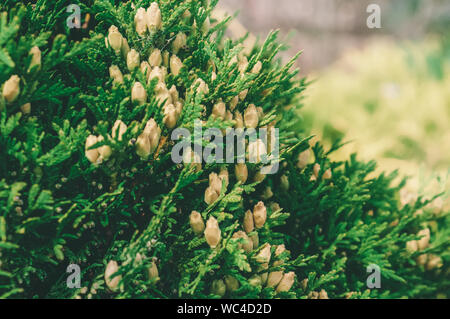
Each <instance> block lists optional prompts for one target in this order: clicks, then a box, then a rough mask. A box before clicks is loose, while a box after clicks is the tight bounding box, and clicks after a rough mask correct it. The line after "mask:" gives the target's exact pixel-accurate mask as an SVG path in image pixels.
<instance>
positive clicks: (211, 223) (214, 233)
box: [205, 216, 221, 248]
mask: <svg viewBox="0 0 450 319" xmlns="http://www.w3.org/2000/svg"><path fill="white" fill-rule="evenodd" d="M220 238H221V231H220V228H219V223H218V222H217V219H215V218H214V217H212V216H211V217H210V218H209V219H208V221H207V222H206V228H205V239H206V242H207V243H208V245H209V246H210V247H211V248H216V246H217V245H218V244H219V242H220Z"/></svg>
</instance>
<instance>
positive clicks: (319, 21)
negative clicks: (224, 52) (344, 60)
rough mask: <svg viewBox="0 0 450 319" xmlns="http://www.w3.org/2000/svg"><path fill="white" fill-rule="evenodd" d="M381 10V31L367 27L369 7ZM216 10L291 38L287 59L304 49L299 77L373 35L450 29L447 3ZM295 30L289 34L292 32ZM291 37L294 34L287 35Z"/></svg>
mask: <svg viewBox="0 0 450 319" xmlns="http://www.w3.org/2000/svg"><path fill="white" fill-rule="evenodd" d="M370 4H377V5H379V6H380V8H381V29H369V28H368V27H367V24H366V21H367V18H368V17H369V15H370V13H367V11H366V10H367V7H368V6H369V5H370ZM219 8H221V9H223V10H225V11H226V12H228V13H229V14H233V13H235V12H238V13H239V15H238V17H237V20H238V21H239V23H241V24H242V25H243V26H244V27H245V28H246V29H247V30H248V31H250V32H252V33H253V34H255V35H256V36H259V38H262V39H264V37H265V36H266V35H267V33H268V32H269V31H270V30H272V29H280V32H281V35H283V36H289V37H288V43H289V44H290V45H291V48H290V49H289V51H287V52H285V56H286V57H289V56H292V55H294V54H295V53H296V52H298V51H299V50H304V53H303V55H302V58H301V69H302V73H303V74H307V73H308V72H310V71H312V70H317V69H321V68H323V67H325V66H327V65H329V64H330V63H331V62H333V61H335V60H336V59H337V58H338V57H339V56H341V55H342V53H343V52H344V51H346V50H347V49H351V48H358V47H363V46H364V45H365V44H366V43H367V42H368V41H369V40H371V39H373V38H374V37H389V38H393V39H396V40H397V39H421V38H423V37H424V36H425V35H427V34H428V33H430V32H431V33H439V34H441V35H445V34H446V33H448V30H450V27H449V26H450V1H449V0H395V1H394V0H377V1H374V0H221V1H220V2H219ZM291 31H293V32H291ZM291 33H292V34H291Z"/></svg>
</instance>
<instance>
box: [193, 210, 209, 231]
mask: <svg viewBox="0 0 450 319" xmlns="http://www.w3.org/2000/svg"><path fill="white" fill-rule="evenodd" d="M189 224H190V225H191V228H192V230H193V231H194V233H195V234H196V235H199V234H201V233H203V231H204V230H205V223H204V222H203V218H202V215H200V213H199V212H197V211H195V210H194V211H192V213H191V215H190V216H189Z"/></svg>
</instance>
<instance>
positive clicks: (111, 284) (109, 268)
mask: <svg viewBox="0 0 450 319" xmlns="http://www.w3.org/2000/svg"><path fill="white" fill-rule="evenodd" d="M118 270H119V265H118V264H117V262H116V261H114V260H110V261H109V262H108V265H106V269H105V283H106V285H107V286H108V288H109V289H110V290H111V291H116V290H117V288H118V285H119V282H120V280H122V276H121V275H118V276H115V277H113V278H111V276H112V275H113V274H115V273H116V272H117V271H118Z"/></svg>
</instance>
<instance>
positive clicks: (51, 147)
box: [0, 0, 450, 298]
mask: <svg viewBox="0 0 450 319" xmlns="http://www.w3.org/2000/svg"><path fill="white" fill-rule="evenodd" d="M150 2H151V1H136V2H135V3H134V5H132V3H131V2H126V3H122V2H119V1H112V0H96V1H93V3H92V5H91V3H90V2H89V3H88V2H86V3H85V5H84V6H83V9H86V11H87V12H89V13H90V14H91V19H93V21H92V23H90V24H89V28H88V30H84V31H77V30H68V29H67V28H65V27H64V23H65V18H66V17H67V16H65V15H64V14H63V13H62V12H63V11H64V9H65V6H66V5H67V4H68V3H66V2H64V1H44V0H43V1H38V2H37V3H36V5H35V6H34V7H31V6H28V7H26V8H25V7H22V6H17V7H15V6H14V4H13V3H12V2H10V1H6V2H5V3H4V4H2V5H0V8H1V9H2V10H5V12H7V13H5V14H3V15H2V16H1V21H0V28H1V29H0V31H1V32H0V34H1V36H0V71H1V72H0V83H4V82H5V81H6V80H8V79H9V78H10V76H11V75H13V74H17V75H18V76H19V77H20V80H21V81H20V87H21V91H20V94H19V96H18V98H17V99H16V100H15V101H14V102H12V103H7V102H6V101H2V112H1V118H0V159H1V161H0V297H1V298H76V297H83V298H84V297H87V298H179V297H182V298H217V297H219V296H218V295H215V294H214V293H213V292H212V291H211V286H212V283H213V282H214V281H215V280H223V279H224V278H227V277H228V276H231V277H234V278H235V279H236V280H237V281H238V282H239V288H238V289H237V290H233V291H231V290H230V289H228V290H227V292H226V295H225V296H226V297H230V298H307V297H308V295H309V294H310V293H311V292H313V291H320V290H322V289H324V290H326V291H327V292H328V295H329V296H330V297H334V298H342V297H346V295H347V293H349V292H355V294H354V295H353V297H362V298H365V297H380V298H386V297H395V298H397V297H436V296H437V294H447V293H448V292H449V280H448V269H447V268H446V267H448V262H449V250H448V238H449V235H450V234H449V227H448V225H449V220H448V214H444V213H440V214H439V215H437V217H436V215H435V214H434V213H432V212H431V209H429V208H428V206H427V204H428V201H425V200H424V199H422V198H419V199H418V200H417V201H415V202H413V203H410V204H407V205H405V206H401V205H400V204H399V199H398V191H399V190H400V188H401V187H402V185H397V186H392V185H393V184H392V182H393V179H394V176H393V175H390V176H386V175H381V176H372V175H371V173H372V172H373V170H374V168H375V163H373V162H370V163H361V162H358V161H357V160H356V157H355V156H352V157H351V158H350V160H349V161H347V162H333V161H332V160H331V159H330V153H331V152H332V151H334V150H335V149H337V148H339V147H340V145H334V146H333V147H332V149H331V150H330V151H328V152H325V151H324V150H323V148H322V147H321V146H320V145H319V144H316V146H314V148H313V150H314V158H315V160H314V161H315V163H319V164H320V165H321V167H322V169H321V170H320V173H319V175H318V176H317V177H316V180H315V181H312V180H311V176H312V175H313V171H314V163H310V164H308V165H307V166H306V168H305V169H304V170H300V169H299V168H298V167H296V164H297V156H298V154H299V152H300V151H303V150H305V149H307V148H309V145H308V141H309V140H310V137H309V136H308V135H307V133H306V132H299V131H296V130H294V128H296V127H298V126H299V118H298V115H297V110H298V109H299V108H300V107H301V100H300V99H301V93H302V92H303V90H304V89H305V88H306V85H307V82H306V80H305V79H299V78H298V76H297V71H295V70H294V71H293V70H291V69H292V66H293V63H294V61H295V59H296V58H297V57H295V58H294V59H293V60H292V61H291V62H289V63H288V64H287V65H285V66H283V65H282V64H281V62H280V60H279V59H278V58H277V57H276V56H277V53H278V52H279V51H280V50H282V49H283V48H284V46H283V45H281V44H278V43H277V40H276V38H277V32H272V33H270V34H269V36H268V37H267V39H266V40H265V41H264V42H263V43H261V44H260V45H256V46H255V47H254V48H250V50H249V52H246V53H245V56H246V57H247V59H248V65H247V67H246V68H245V70H243V71H240V70H239V61H236V60H234V58H236V57H239V59H242V58H243V54H244V53H241V52H242V50H243V49H244V47H243V46H242V43H244V41H245V38H242V39H239V40H237V41H232V40H230V39H227V38H226V37H225V30H226V22H227V20H225V21H224V22H220V21H215V20H214V19H212V18H211V25H212V26H211V27H210V28H204V26H207V22H206V21H207V20H206V19H207V17H209V16H210V14H211V11H212V10H213V7H214V6H215V4H216V2H217V1H211V3H209V2H208V1H187V0H186V1H185V0H177V1H158V3H159V5H160V8H161V14H162V20H163V26H162V28H161V29H160V30H157V31H155V32H152V33H148V34H146V35H144V36H143V37H140V36H139V35H138V34H137V33H136V31H135V26H134V22H133V20H134V15H135V13H136V10H137V8H139V7H145V8H147V7H149V6H150ZM186 10H187V11H189V12H190V14H189V15H186V14H185V12H186ZM111 25H115V26H117V27H118V29H119V31H120V32H121V34H122V35H123V36H124V37H125V38H127V40H128V43H129V46H130V48H134V49H135V50H136V51H138V52H139V53H140V56H141V57H142V60H141V61H143V60H144V59H145V60H146V59H147V58H148V56H149V54H150V53H151V52H152V51H153V50H154V49H155V48H158V49H161V51H163V52H164V51H167V52H169V54H171V53H173V47H172V43H173V41H174V39H175V36H176V35H177V33H178V32H184V33H185V34H186V35H187V41H186V46H184V47H182V48H181V49H180V51H179V52H178V53H177V56H178V57H179V58H180V59H181V60H182V61H183V65H184V66H183V68H182V69H181V71H180V73H179V74H178V75H176V76H175V75H174V74H172V73H169V74H167V76H166V79H165V81H166V84H167V87H168V88H170V87H171V86H172V85H175V86H176V88H177V90H178V93H179V95H180V99H182V101H183V109H182V112H181V115H180V117H179V119H178V121H177V127H184V128H187V129H189V130H192V128H193V121H194V120H195V119H201V120H204V121H205V125H204V128H208V127H220V128H227V127H230V126H232V125H233V124H234V121H233V120H230V119H226V120H221V119H217V118H216V119H212V118H211V117H210V115H211V113H212V109H213V105H214V104H215V103H217V101H219V99H222V100H223V102H225V103H226V104H227V106H229V105H230V104H231V103H232V101H233V99H234V98H235V97H236V96H238V95H239V94H240V93H241V92H242V91H244V90H247V89H248V93H247V95H246V97H245V98H244V99H240V100H239V102H238V103H237V105H236V109H235V110H237V111H239V112H241V113H244V111H245V110H246V108H247V107H248V105H250V104H255V105H257V106H260V107H262V110H263V115H264V116H263V117H262V118H260V126H263V125H267V124H272V123H276V127H277V128H279V129H280V145H281V149H280V153H281V158H282V163H281V169H280V172H278V173H277V174H275V175H273V176H272V175H270V176H269V175H268V176H266V178H265V179H264V180H263V181H258V182H256V181H255V182H253V180H254V176H255V173H256V172H257V171H258V170H259V168H260V166H258V165H256V164H248V168H249V179H248V181H247V182H246V183H241V182H239V181H238V180H237V178H236V177H235V176H234V166H235V165H234V164H218V163H214V164H203V166H202V168H201V169H200V170H197V169H196V167H194V166H190V165H185V166H183V165H176V164H174V163H173V162H172V159H171V156H170V155H171V149H172V146H173V144H174V142H173V141H171V140H170V134H171V131H172V130H171V129H168V128H167V127H166V126H165V124H164V113H163V107H161V103H160V102H161V101H158V100H157V99H156V96H155V93H154V90H155V86H156V84H157V83H156V81H155V80H152V81H149V82H147V81H146V80H145V74H143V72H142V70H140V68H137V69H135V70H133V71H131V72H128V71H127V63H126V60H125V59H124V57H123V56H122V55H121V54H119V55H116V53H115V52H114V51H113V50H112V49H111V48H110V47H109V46H107V45H105V41H104V37H105V36H106V35H107V34H108V29H109V28H110V26H111ZM72 32H78V34H77V36H74V35H73V34H72ZM80 32H84V34H83V33H81V36H82V37H83V39H82V40H81V41H79V37H80ZM88 32H89V36H88V35H87V34H88ZM61 33H64V34H65V35H62V34H61ZM33 46H38V47H39V48H40V50H41V51H42V63H41V65H40V67H34V68H31V69H29V65H30V62H31V57H30V54H29V52H30V50H31V48H32V47H33ZM258 62H261V66H262V68H261V71H260V72H250V71H251V70H252V69H253V67H254V66H255V65H257V64H258ZM113 64H114V65H117V66H118V67H119V69H120V70H121V71H122V72H123V73H124V76H123V83H113V81H112V79H110V76H109V71H108V68H109V67H110V66H111V65H113ZM166 67H168V65H166ZM213 72H214V74H215V75H216V78H215V79H213ZM199 78H201V79H203V81H204V82H205V83H206V84H207V85H208V87H209V92H208V93H207V94H204V93H201V92H199V90H197V88H198V85H197V84H196V80H197V79H199ZM136 81H140V82H141V83H142V84H143V86H144V89H145V90H146V92H147V93H148V99H147V101H146V102H145V103H143V104H141V105H137V103H136V102H133V101H132V99H131V89H132V87H133V85H134V83H135V82H136ZM25 103H31V113H29V114H28V113H26V112H23V111H22V112H21V106H23V105H24V104H25ZM150 118H154V120H155V121H156V123H157V124H158V126H159V127H160V128H161V129H162V133H161V139H160V141H159V145H158V148H157V150H156V152H155V153H154V154H152V155H151V156H150V157H149V158H148V159H147V160H143V159H141V158H140V157H139V156H138V155H137V154H136V149H135V147H136V146H135V145H134V143H135V141H136V139H137V138H138V137H139V135H140V134H141V132H142V130H143V129H144V127H145V124H146V123H147V121H148V120H149V119H150ZM116 120H121V121H123V122H124V123H126V124H127V126H128V129H127V130H126V132H125V133H124V135H123V136H122V139H120V138H117V137H116V138H112V137H111V136H110V135H109V132H112V130H113V125H114V123H115V122H116ZM114 133H117V131H116V132H113V133H112V134H114ZM90 134H94V135H101V136H103V137H104V141H102V142H97V143H96V144H95V145H93V146H92V147H91V148H90V149H96V148H98V147H100V146H108V147H110V148H111V150H112V155H111V156H110V157H109V158H108V159H107V160H105V161H103V162H102V163H95V164H92V163H91V162H90V161H89V160H88V158H87V157H86V156H85V142H86V138H87V137H88V135H90ZM116 135H117V134H116ZM225 168H227V169H228V172H229V182H230V183H229V185H228V186H226V185H225V184H222V191H221V194H220V196H219V198H218V199H217V200H216V201H215V202H213V203H211V204H209V205H208V204H207V203H205V201H204V199H203V194H204V191H205V189H206V188H207V187H208V176H209V174H210V173H212V172H216V173H218V172H219V171H220V170H221V169H225ZM327 168H330V169H331V172H332V177H331V179H326V180H323V179H322V175H323V172H325V170H326V169H327ZM283 175H285V176H287V177H288V180H289V187H288V190H287V189H286V185H280V184H281V183H280V177H281V176H283ZM267 187H271V189H272V191H273V196H272V198H270V201H269V200H268V199H267V198H266V199H264V200H265V204H266V208H267V221H266V223H265V224H264V226H263V227H262V228H260V229H257V230H254V231H252V232H250V233H249V236H253V235H258V237H259V245H257V246H256V247H254V249H253V250H252V251H250V252H245V251H244V250H243V249H242V248H241V245H242V244H243V243H244V241H243V240H242V239H236V238H234V237H233V235H234V234H235V232H236V231H238V230H241V229H242V224H243V218H244V214H245V212H246V211H247V210H249V209H250V210H251V209H253V207H254V206H255V204H257V202H258V201H259V200H260V199H261V196H264V193H265V190H266V189H267ZM275 202H276V203H279V206H281V207H277V205H274V203H275ZM422 208H423V213H422V214H420V215H418V214H415V213H416V212H417V211H419V210H420V209H422ZM193 210H196V211H198V212H199V213H200V214H201V216H202V218H203V220H204V221H207V220H208V219H209V218H210V217H214V218H216V219H217V221H218V223H219V227H220V230H221V241H220V242H219V244H218V245H217V247H215V248H210V246H209V245H208V244H207V242H206V240H205V238H204V236H203V235H202V234H201V235H195V233H194V232H193V230H192V229H191V227H190V225H189V215H190V213H191V212H192V211H193ZM369 212H371V213H370V214H369ZM424 227H429V228H431V241H430V245H429V247H428V248H427V249H426V250H425V251H424V252H425V253H430V254H431V253H432V254H434V255H438V256H440V257H441V258H442V261H443V265H442V266H441V267H440V268H439V269H432V270H425V269H424V267H423V266H418V265H417V263H416V257H417V256H418V255H419V253H418V252H416V253H409V252H407V251H406V250H405V245H406V242H407V241H410V240H416V239H419V238H420V237H418V236H416V234H417V232H418V231H419V230H421V229H422V228H424ZM266 243H268V244H270V245H271V256H272V258H271V263H270V264H268V265H267V269H264V268H261V263H260V262H259V261H258V258H257V256H258V254H259V253H260V252H261V251H262V250H263V248H264V244H266ZM283 244H284V245H285V246H286V248H287V249H288V250H286V251H284V252H283V253H281V254H277V253H275V251H276V249H277V248H278V247H279V246H278V245H283ZM111 260H114V261H116V262H117V263H118V265H119V268H118V271H117V272H115V274H114V276H116V278H118V279H119V284H118V286H117V289H116V290H114V289H113V290H114V291H112V290H111V289H109V288H108V286H107V284H106V283H105V277H104V273H105V268H106V265H107V264H108V262H110V261H111ZM372 263H375V264H378V265H379V266H380V267H381V269H382V272H381V273H382V289H372V290H370V291H367V288H366V281H365V280H366V276H367V273H366V272H365V271H366V267H367V266H368V265H369V264H372ZM69 264H78V265H79V266H80V268H81V284H82V287H86V288H87V290H88V292H86V291H85V290H86V289H85V288H82V289H77V288H75V289H70V288H68V287H67V284H66V279H67V276H68V275H69V274H67V273H66V268H67V266H68V265H69ZM152 265H156V267H157V269H158V272H159V274H158V277H159V278H154V277H152V276H149V271H148V270H149V268H151V267H152ZM275 271H283V272H285V273H287V272H289V271H293V272H295V273H296V278H297V279H296V281H295V283H294V285H293V286H292V288H291V289H289V291H287V292H286V291H284V292H277V291H276V289H274V288H270V287H266V285H259V284H254V281H252V280H251V278H254V277H255V275H258V276H261V275H262V276H261V277H264V273H265V272H275ZM305 278H308V283H307V285H304V284H300V281H301V280H303V279H305Z"/></svg>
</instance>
